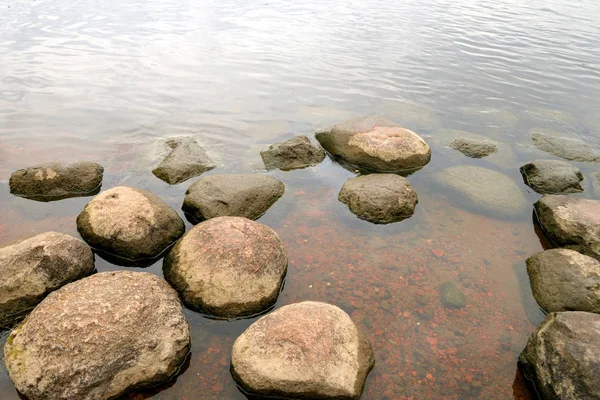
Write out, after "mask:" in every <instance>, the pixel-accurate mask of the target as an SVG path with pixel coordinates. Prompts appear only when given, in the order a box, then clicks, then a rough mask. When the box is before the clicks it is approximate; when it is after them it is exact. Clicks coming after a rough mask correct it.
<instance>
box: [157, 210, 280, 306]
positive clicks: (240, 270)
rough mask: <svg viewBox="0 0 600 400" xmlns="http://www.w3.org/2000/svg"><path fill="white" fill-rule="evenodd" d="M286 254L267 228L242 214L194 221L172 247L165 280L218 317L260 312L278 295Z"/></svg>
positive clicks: (189, 301)
mask: <svg viewBox="0 0 600 400" xmlns="http://www.w3.org/2000/svg"><path fill="white" fill-rule="evenodd" d="M287 263H288V259H287V255H286V251H285V248H284V246H283V243H282V242H281V240H280V239H279V236H278V235H277V234H276V233H275V232H274V231H273V230H272V229H271V228H269V227H267V226H265V225H262V224H259V223H258V222H254V221H251V220H249V219H246V218H240V217H219V218H213V219H210V220H208V221H205V222H203V223H201V224H198V225H197V226H195V227H194V228H192V229H191V230H190V231H189V232H187V233H186V234H185V236H184V237H183V238H181V240H180V241H179V242H177V244H176V245H175V246H174V247H173V249H171V251H170V252H169V254H168V255H167V257H166V258H165V261H164V264H163V271H164V275H165V279H166V280H167V281H169V283H170V284H171V285H172V286H173V287H174V288H175V289H176V290H177V291H178V292H179V294H180V295H181V297H182V299H183V302H184V303H185V304H186V305H187V306H188V307H190V308H192V309H194V310H197V311H200V312H203V313H206V314H209V315H212V316H215V317H219V318H236V317H242V316H247V315H252V314H256V313H259V312H261V311H264V310H265V309H267V308H268V307H270V306H272V305H273V304H274V303H275V301H276V300H277V296H278V295H279V291H280V289H281V285H282V283H283V278H284V276H285V273H286V271H287Z"/></svg>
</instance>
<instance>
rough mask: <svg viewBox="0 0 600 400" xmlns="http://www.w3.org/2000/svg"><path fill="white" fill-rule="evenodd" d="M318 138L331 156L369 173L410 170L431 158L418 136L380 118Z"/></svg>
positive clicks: (348, 125) (320, 134)
mask: <svg viewBox="0 0 600 400" xmlns="http://www.w3.org/2000/svg"><path fill="white" fill-rule="evenodd" d="M316 137H317V140H318V141H319V142H320V143H321V146H323V148H324V149H325V150H327V152H329V154H331V155H332V156H334V157H338V158H341V159H342V160H343V161H345V162H347V163H349V164H352V165H356V166H358V167H361V168H364V169H367V170H370V171H378V172H399V171H410V170H415V169H419V168H421V167H423V166H424V165H425V164H427V163H428V162H429V160H430V159H431V149H430V148H429V146H428V145H427V143H425V141H424V140H423V139H422V138H421V137H420V136H419V135H417V134H416V133H415V132H413V131H411V130H408V129H406V128H403V127H401V126H398V125H397V124H395V123H394V122H392V121H390V120H388V119H385V118H381V117H377V116H369V117H364V118H358V119H353V120H350V121H346V122H342V123H340V124H337V125H334V126H333V127H332V128H331V130H329V131H321V132H318V133H317V134H316Z"/></svg>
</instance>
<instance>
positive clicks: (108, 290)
mask: <svg viewBox="0 0 600 400" xmlns="http://www.w3.org/2000/svg"><path fill="white" fill-rule="evenodd" d="M189 349H190V333H189V328H188V324H187V322H186V320H185V318H184V315H183V307H182V306H181V302H180V301H179V298H178V296H177V293H176V292H175V291H174V290H173V289H172V288H171V287H170V286H169V285H168V284H167V282H165V281H164V280H163V279H160V278H159V277H157V276H155V275H153V274H150V273H145V272H128V271H118V272H103V273H99V274H96V275H92V276H90V277H87V278H84V279H82V280H79V281H77V282H73V283H70V284H68V285H66V286H64V287H62V288H61V289H59V290H57V291H54V292H52V293H51V294H50V295H48V297H46V299H45V300H44V301H42V302H41V303H40V304H39V305H38V306H37V307H36V308H35V309H34V310H33V311H32V312H31V314H29V316H28V317H27V319H26V320H25V321H24V322H22V323H21V324H20V325H19V326H18V327H17V328H16V329H15V330H13V331H12V332H11V334H10V336H9V337H8V340H7V341H6V344H5V346H4V357H5V363H6V367H7V369H8V373H9V375H10V379H11V380H12V382H13V383H14V385H15V387H16V388H17V390H19V392H21V393H22V394H23V395H24V396H26V397H27V398H28V399H29V400H47V399H54V400H63V399H64V400H73V399H78V400H79V399H81V400H87V399H89V400H91V399H115V398H117V397H119V396H120V395H122V394H124V393H126V392H129V391H131V390H134V389H142V388H145V387H150V386H154V385H156V384H158V383H161V382H163V381H166V380H169V379H170V378H171V377H172V376H173V375H175V374H176V373H177V372H178V371H179V368H180V366H181V365H182V364H183V362H184V360H185V358H186V356H187V354H188V352H189Z"/></svg>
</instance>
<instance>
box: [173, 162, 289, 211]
mask: <svg viewBox="0 0 600 400" xmlns="http://www.w3.org/2000/svg"><path fill="white" fill-rule="evenodd" d="M284 191H285V186H284V184H283V183H281V182H280V181H278V180H277V179H275V178H272V177H270V176H267V175H259V174H226V175H211V176H207V177H204V178H200V179H199V180H198V181H197V182H196V183H194V184H193V185H191V186H190V187H189V189H188V190H187V192H186V193H185V199H184V201H183V207H182V209H183V211H184V212H185V213H186V214H188V215H189V216H190V217H191V219H192V220H193V222H198V221H204V220H207V219H210V218H215V217H224V216H233V217H245V218H248V219H257V218H259V217H260V216H262V215H263V214H264V213H265V212H267V210H268V209H269V207H271V206H272V205H273V204H274V203H275V202H276V201H277V200H278V199H279V198H280V197H281V196H283V193H284Z"/></svg>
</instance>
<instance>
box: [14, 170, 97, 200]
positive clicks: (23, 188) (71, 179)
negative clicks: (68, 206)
mask: <svg viewBox="0 0 600 400" xmlns="http://www.w3.org/2000/svg"><path fill="white" fill-rule="evenodd" d="M103 174H104V168H103V167H102V166H100V165H98V164H96V163H92V162H87V161H80V162H77V163H73V164H63V163H48V164H41V165H36V166H33V167H28V168H24V169H20V170H17V171H15V172H13V173H12V175H11V176H10V181H9V183H10V192H11V193H12V194H14V195H16V196H19V197H25V198H28V199H32V200H37V201H55V200H62V199H66V198H70V197H83V196H92V195H94V194H96V193H98V192H99V191H100V187H101V185H102V177H103Z"/></svg>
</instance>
